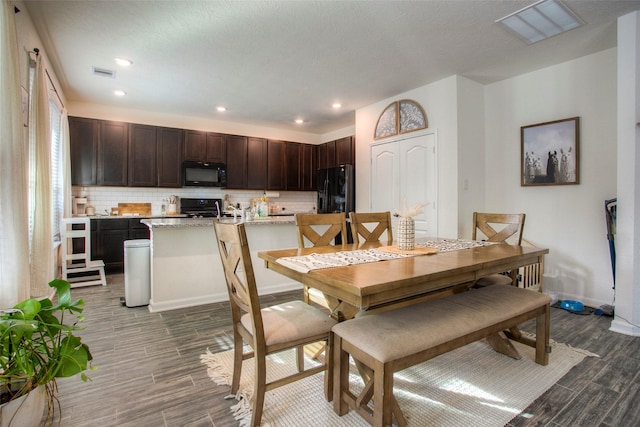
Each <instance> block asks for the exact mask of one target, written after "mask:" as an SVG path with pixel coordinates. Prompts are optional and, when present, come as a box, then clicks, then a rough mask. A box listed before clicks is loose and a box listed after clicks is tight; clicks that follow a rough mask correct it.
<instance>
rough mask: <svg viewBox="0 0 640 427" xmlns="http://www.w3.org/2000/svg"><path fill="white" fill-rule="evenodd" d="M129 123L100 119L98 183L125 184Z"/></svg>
mask: <svg viewBox="0 0 640 427" xmlns="http://www.w3.org/2000/svg"><path fill="white" fill-rule="evenodd" d="M128 145H129V125H128V124H127V123H121V122H111V121H101V122H100V139H99V142H98V168H97V169H98V185H115V186H123V187H125V186H127V181H128V180H127V163H128V159H127V153H128V151H129V150H128Z"/></svg>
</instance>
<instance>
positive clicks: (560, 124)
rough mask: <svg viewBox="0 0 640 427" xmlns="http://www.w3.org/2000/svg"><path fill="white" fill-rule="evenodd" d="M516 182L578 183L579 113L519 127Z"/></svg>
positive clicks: (528, 183)
mask: <svg viewBox="0 0 640 427" xmlns="http://www.w3.org/2000/svg"><path fill="white" fill-rule="evenodd" d="M520 136H521V142H522V148H521V159H520V166H521V171H520V185H521V186H523V187H524V186H532V185H570V184H579V183H580V173H579V172H580V168H579V159H580V157H579V156H578V154H579V152H580V151H579V148H580V117H571V118H569V119H562V120H556V121H553V122H546V123H538V124H535V125H528V126H522V127H521V128H520Z"/></svg>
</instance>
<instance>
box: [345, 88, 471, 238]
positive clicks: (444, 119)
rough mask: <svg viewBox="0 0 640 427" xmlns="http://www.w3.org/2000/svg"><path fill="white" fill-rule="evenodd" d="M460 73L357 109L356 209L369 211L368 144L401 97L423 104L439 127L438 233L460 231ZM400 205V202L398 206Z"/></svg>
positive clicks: (430, 120)
mask: <svg viewBox="0 0 640 427" xmlns="http://www.w3.org/2000/svg"><path fill="white" fill-rule="evenodd" d="M456 87H457V77H456V76H452V77H448V78H446V79H443V80H440V81H437V82H435V83H432V84H429V85H426V86H422V87H420V88H417V89H414V90H411V91H409V92H405V93H402V94H399V95H397V96H394V97H393V98H388V99H385V100H382V101H380V102H377V103H375V104H372V105H369V106H367V107H364V108H361V109H359V110H357V111H356V210H358V211H363V212H368V211H370V193H369V181H370V176H369V174H370V158H369V154H370V152H369V145H370V144H371V143H372V142H374V140H373V133H374V131H375V127H376V124H377V122H378V117H379V116H380V113H382V111H384V109H385V108H386V107H387V106H388V105H389V104H390V103H391V102H394V101H397V100H399V99H412V100H414V101H416V102H418V103H419V104H420V105H422V108H423V109H424V111H425V114H426V116H427V120H428V125H429V129H435V130H437V134H438V142H437V146H438V148H437V150H438V169H439V171H440V176H439V180H438V204H439V209H438V236H442V237H446V236H454V237H455V236H457V234H458V216H457V215H458V214H457V212H458V196H457V194H458V191H457V188H458V147H457V140H458V127H457V126H458V120H457V111H456V110H457V91H456ZM398 208H400V206H398Z"/></svg>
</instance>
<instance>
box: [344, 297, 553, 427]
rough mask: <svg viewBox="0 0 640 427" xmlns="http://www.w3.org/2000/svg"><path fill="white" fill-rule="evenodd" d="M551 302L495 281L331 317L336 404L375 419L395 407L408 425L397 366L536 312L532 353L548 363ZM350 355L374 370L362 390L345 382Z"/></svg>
mask: <svg viewBox="0 0 640 427" xmlns="http://www.w3.org/2000/svg"><path fill="white" fill-rule="evenodd" d="M549 303H550V298H549V297H548V296H547V295H545V294H542V293H538V292H532V291H529V290H526V289H520V288H516V287H513V286H508V285H494V286H488V287H485V288H480V289H472V290H469V291H467V292H462V293H459V294H455V295H452V296H448V297H444V298H440V299H435V300H430V301H426V302H422V303H418V304H415V305H410V306H406V307H402V308H399V309H396V310H390V311H386V312H382V313H378V314H371V315H364V316H362V317H358V318H355V319H351V320H347V321H345V322H342V323H339V324H337V325H335V326H334V327H333V328H332V330H333V333H334V353H333V357H334V383H333V384H334V393H333V398H334V400H333V404H334V411H335V412H336V413H337V414H339V415H344V414H346V413H347V412H348V411H349V408H351V409H354V410H355V411H357V412H358V413H359V414H360V415H361V416H362V417H363V418H364V419H365V420H367V421H368V422H369V423H370V424H372V425H374V426H387V425H391V421H392V415H393V416H395V419H396V422H397V424H398V425H400V426H402V425H406V420H405V419H404V416H403V415H402V411H401V410H400V408H399V406H398V403H397V401H396V400H395V398H394V397H393V374H394V372H398V371H401V370H403V369H405V368H408V367H410V366H413V365H416V364H418V363H421V362H424V361H426V360H429V359H431V358H433V357H436V356H438V355H440V354H443V353H446V352H448V351H451V350H453V349H456V348H458V347H462V346H464V345H467V344H469V343H472V342H474V341H477V340H480V339H482V338H485V337H487V336H489V335H493V334H496V333H498V332H501V331H503V330H506V329H509V328H512V327H515V326H516V325H518V324H520V323H522V322H524V321H526V320H529V319H533V318H535V319H536V339H535V343H534V345H533V346H535V349H536V353H535V354H536V355H535V361H536V363H538V364H540V365H547V364H548V362H549V354H548V353H549V351H550V348H549ZM349 355H352V356H353V358H354V359H356V360H357V361H358V362H360V364H364V365H366V367H368V368H369V369H370V370H371V371H372V372H369V373H367V374H365V375H364V378H365V387H364V389H363V391H362V392H361V393H360V395H359V396H355V394H353V393H352V392H351V391H350V389H349ZM496 357H498V356H496ZM361 373H362V372H361ZM372 398H373V408H372V407H371V405H369V402H370V401H371V399H372Z"/></svg>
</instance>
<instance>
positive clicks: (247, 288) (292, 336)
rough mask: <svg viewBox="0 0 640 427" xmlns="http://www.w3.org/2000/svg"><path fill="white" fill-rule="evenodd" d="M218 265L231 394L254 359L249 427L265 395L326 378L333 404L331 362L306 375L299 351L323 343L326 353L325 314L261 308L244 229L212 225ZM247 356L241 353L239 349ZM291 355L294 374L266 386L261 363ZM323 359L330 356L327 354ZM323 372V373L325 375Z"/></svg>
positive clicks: (288, 306)
mask: <svg viewBox="0 0 640 427" xmlns="http://www.w3.org/2000/svg"><path fill="white" fill-rule="evenodd" d="M214 229H215V233H216V238H217V242H218V249H219V252H220V259H221V261H222V266H223V270H224V275H225V279H226V282H227V290H228V292H229V303H230V306H231V317H232V321H233V351H234V356H233V376H232V381H231V393H233V394H236V393H237V392H238V389H239V387H240V374H241V372H242V361H243V360H245V359H249V358H251V357H253V358H254V359H255V379H254V392H253V408H252V418H251V424H250V425H251V426H252V427H253V426H259V425H260V421H261V419H262V409H263V405H264V396H265V392H267V391H269V390H272V389H274V388H276V387H280V386H283V385H286V384H289V383H291V382H293V381H297V380H299V379H302V378H306V377H308V376H310V375H314V374H317V373H320V372H323V371H324V372H325V377H324V379H325V395H326V397H327V399H328V400H329V401H331V400H332V389H333V378H332V375H331V366H332V360H331V357H327V360H326V362H324V363H321V364H319V365H315V366H313V367H309V368H307V369H305V366H304V359H303V357H304V353H303V346H304V345H305V344H311V343H315V342H318V341H324V342H325V343H326V345H327V348H329V349H330V348H331V344H332V343H331V340H332V336H331V327H332V326H333V325H335V324H336V323H337V321H336V320H334V319H332V318H331V317H330V316H329V315H328V314H327V313H326V312H325V311H323V310H320V309H318V308H315V307H313V306H311V305H308V304H305V303H304V302H302V301H291V302H286V303H282V304H278V305H275V306H272V307H267V308H262V309H261V308H260V301H259V300H258V290H257V287H256V280H255V275H254V271H253V265H252V262H251V253H250V251H249V244H248V243H247V235H246V232H245V229H244V224H243V223H222V222H220V221H214ZM245 343H246V344H248V345H249V346H250V347H251V349H252V351H250V352H247V353H245V352H244V350H243V348H244V344H245ZM289 349H295V351H296V352H297V363H298V370H297V372H295V373H293V374H291V375H289V376H287V377H285V378H281V379H278V380H275V381H272V382H267V381H266V357H267V356H268V355H270V354H273V353H278V352H281V351H284V350H289ZM327 354H331V352H330V351H327ZM327 370H328V372H327Z"/></svg>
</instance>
